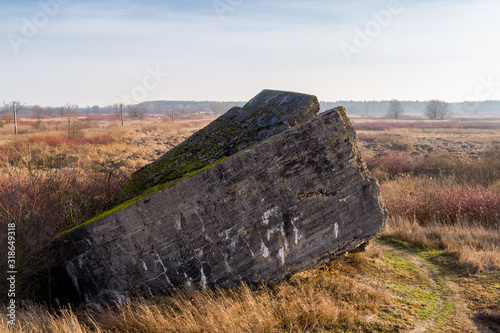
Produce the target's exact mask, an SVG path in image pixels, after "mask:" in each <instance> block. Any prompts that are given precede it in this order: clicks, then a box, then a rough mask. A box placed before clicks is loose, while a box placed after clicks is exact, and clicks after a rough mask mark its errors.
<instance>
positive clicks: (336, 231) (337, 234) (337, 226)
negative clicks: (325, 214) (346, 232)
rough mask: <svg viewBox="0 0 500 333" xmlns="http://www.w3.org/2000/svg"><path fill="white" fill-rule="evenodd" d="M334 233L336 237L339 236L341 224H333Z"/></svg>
mask: <svg viewBox="0 0 500 333" xmlns="http://www.w3.org/2000/svg"><path fill="white" fill-rule="evenodd" d="M333 233H334V234H335V238H339V224H338V223H335V225H334V226H333Z"/></svg>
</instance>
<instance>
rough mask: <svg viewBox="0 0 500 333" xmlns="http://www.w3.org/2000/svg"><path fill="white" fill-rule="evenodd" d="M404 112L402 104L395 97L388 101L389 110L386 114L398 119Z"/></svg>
mask: <svg viewBox="0 0 500 333" xmlns="http://www.w3.org/2000/svg"><path fill="white" fill-rule="evenodd" d="M404 112H405V110H404V108H403V105H402V104H401V102H400V101H398V100H397V99H393V100H392V101H390V102H389V111H388V112H387V116H389V117H391V118H394V119H399V118H400V117H401V116H402V115H403V113H404Z"/></svg>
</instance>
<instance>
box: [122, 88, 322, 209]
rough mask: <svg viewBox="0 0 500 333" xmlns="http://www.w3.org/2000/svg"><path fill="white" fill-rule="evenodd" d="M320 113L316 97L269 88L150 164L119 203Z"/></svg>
mask: <svg viewBox="0 0 500 333" xmlns="http://www.w3.org/2000/svg"><path fill="white" fill-rule="evenodd" d="M319 109H320V105H319V102H318V99H317V98H316V97H315V96H311V95H306V94H300V93H294V92H285V91H276V90H263V91H262V92H261V93H259V94H258V95H257V96H255V97H254V98H253V99H252V100H251V101H249V102H248V103H247V104H246V105H244V106H243V107H242V108H239V107H234V108H232V109H230V110H229V111H228V112H226V113H225V114H224V115H222V116H221V117H219V118H218V119H216V120H215V121H213V122H212V123H211V124H209V125H208V126H207V127H205V128H203V129H201V130H200V131H198V132H196V133H195V134H193V135H192V136H191V137H189V138H188V139H187V140H186V141H184V142H183V143H182V144H180V145H178V146H177V147H175V148H174V149H172V150H170V151H168V152H167V153H166V154H165V155H163V156H162V157H160V158H159V159H158V160H157V161H155V162H153V163H151V164H148V165H146V166H145V167H143V168H142V169H140V170H139V171H137V172H136V173H135V174H134V175H133V176H132V180H131V181H130V182H128V183H127V184H125V186H124V187H123V188H122V189H121V190H120V191H119V192H118V194H117V196H116V204H120V203H123V202H125V201H127V200H130V199H132V198H134V197H137V196H140V195H141V194H145V193H147V192H148V191H149V189H151V188H153V187H155V186H157V185H160V184H164V183H168V182H172V181H175V180H177V179H181V178H183V177H185V176H186V175H188V174H191V173H193V172H195V171H197V170H200V169H202V168H204V167H206V166H207V165H210V164H211V163H213V162H215V161H217V160H220V159H221V158H224V157H228V156H231V155H233V154H235V153H237V152H239V151H241V150H243V149H246V148H248V147H250V146H252V145H254V144H256V143H258V142H260V141H262V140H265V139H267V138H269V137H271V136H273V135H275V134H278V133H280V132H282V131H284V130H285V129H287V128H290V127H293V126H296V125H298V124H300V123H302V122H304V121H306V120H308V119H310V118H312V117H314V116H315V115H316V114H317V113H318V112H319Z"/></svg>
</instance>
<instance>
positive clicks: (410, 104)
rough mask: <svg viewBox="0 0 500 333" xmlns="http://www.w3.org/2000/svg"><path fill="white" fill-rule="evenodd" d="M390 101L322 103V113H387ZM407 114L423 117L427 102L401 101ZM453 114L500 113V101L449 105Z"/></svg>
mask: <svg viewBox="0 0 500 333" xmlns="http://www.w3.org/2000/svg"><path fill="white" fill-rule="evenodd" d="M389 102H390V101H363V102H357V101H337V102H321V111H326V110H329V109H332V108H334V107H337V106H344V107H345V108H346V109H347V111H348V113H349V114H376V113H379V114H381V113H387V111H388V109H389ZM401 104H402V105H403V108H404V111H405V114H417V115H423V114H424V112H425V107H426V105H427V101H401ZM449 105H450V109H451V111H452V113H453V114H464V115H465V114H479V113H480V114H493V113H500V101H483V102H462V103H449Z"/></svg>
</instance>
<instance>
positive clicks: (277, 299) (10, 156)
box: [0, 119, 500, 333]
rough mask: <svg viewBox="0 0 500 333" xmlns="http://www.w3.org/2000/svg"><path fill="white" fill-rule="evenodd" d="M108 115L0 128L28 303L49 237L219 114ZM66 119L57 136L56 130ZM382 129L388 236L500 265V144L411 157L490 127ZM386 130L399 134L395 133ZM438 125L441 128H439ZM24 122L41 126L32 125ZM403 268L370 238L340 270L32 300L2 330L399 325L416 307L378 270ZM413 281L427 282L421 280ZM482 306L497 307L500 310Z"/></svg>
mask: <svg viewBox="0 0 500 333" xmlns="http://www.w3.org/2000/svg"><path fill="white" fill-rule="evenodd" d="M102 121H105V122H106V123H105V130H104V131H103V130H102V128H101V123H99V120H98V119H91V120H89V121H88V122H89V128H86V129H84V130H83V134H84V136H83V137H81V138H73V139H68V138H67V132H66V130H65V129H64V119H62V120H61V121H60V122H59V123H57V122H54V123H47V124H46V128H48V129H51V131H50V133H48V132H45V133H44V132H39V131H38V132H37V133H36V134H35V135H21V136H18V137H14V136H11V135H6V136H0V208H1V209H0V218H2V222H1V223H4V220H5V221H7V220H15V221H16V222H18V225H19V228H20V229H19V230H20V231H22V233H21V239H20V242H19V244H21V245H22V248H20V249H19V253H20V254H21V255H22V256H23V257H26V258H27V259H26V260H25V263H26V268H24V269H25V271H24V273H21V274H20V275H19V276H18V278H19V279H20V280H19V283H20V285H19V286H20V288H19V289H20V290H22V292H24V294H23V295H20V296H23V297H24V298H25V299H36V297H37V296H40V295H39V294H37V289H40V288H39V286H40V285H43V284H44V283H45V284H46V282H47V281H48V280H47V278H48V277H47V276H46V273H47V271H48V266H50V265H51V264H52V263H53V261H52V258H51V253H50V252H47V249H48V248H47V246H46V245H47V244H48V242H49V241H48V240H49V239H50V237H51V236H53V235H54V234H55V233H57V232H58V231H60V229H61V228H63V227H67V226H68V225H70V224H72V223H77V222H78V220H79V219H82V218H86V217H88V216H89V215H91V214H93V213H95V212H97V211H98V210H99V209H102V206H103V205H105V203H106V202H109V201H110V200H111V198H112V193H113V191H114V190H116V188H117V187H119V185H120V184H122V183H123V182H124V181H125V179H126V178H127V177H128V176H129V175H130V174H131V173H132V172H133V171H134V170H136V169H137V168H139V167H141V166H143V165H144V164H146V163H148V162H151V161H153V160H155V159H156V158H157V157H159V155H161V154H162V153H163V152H165V151H166V150H168V149H169V148H171V147H172V146H174V145H175V144H178V143H179V142H180V141H182V140H183V139H184V138H185V137H187V136H188V135H190V134H191V133H192V132H193V131H194V130H197V129H199V128H201V127H203V126H205V125H206V124H208V122H209V121H210V120H202V121H194V120H193V121H185V122H181V123H179V122H155V123H153V122H145V123H144V124H143V125H142V126H141V125H140V124H137V125H133V126H126V127H121V126H118V123H117V122H116V120H113V119H103V120H102ZM91 125H92V126H94V127H92V126H91ZM372 125H374V124H370V126H372ZM375 125H377V126H379V125H380V124H375ZM57 126H60V129H59V132H57V131H55V129H56V128H57ZM380 126H381V125H380ZM380 126H379V127H380ZM384 126H385V127H384ZM384 126H382V127H383V128H381V129H383V130H384V131H382V132H380V133H379V134H382V136H380V137H378V138H377V136H376V135H378V134H373V133H370V136H373V135H375V137H370V138H368V139H370V140H372V139H373V138H374V139H373V140H372V141H373V142H375V143H377V142H378V143H382V144H385V145H388V146H391V147H393V148H395V149H396V150H397V151H396V152H393V153H387V154H382V155H379V156H378V157H376V158H373V159H371V160H370V159H368V162H369V163H371V165H370V167H371V168H372V170H373V171H374V174H375V175H376V176H377V178H378V179H379V181H381V185H382V189H383V195H384V200H385V202H386V205H387V207H388V209H389V211H390V213H391V215H392V218H391V219H390V220H389V222H388V224H387V226H386V227H385V229H384V233H385V234H386V235H389V236H390V237H395V238H398V239H401V240H403V241H405V242H409V243H413V244H416V245H419V246H422V247H424V248H434V249H440V251H444V252H445V253H447V254H448V255H451V257H452V258H453V260H454V265H456V267H459V268H462V269H464V270H466V271H467V272H468V273H484V272H494V271H499V270H500V228H499V227H498V223H499V214H500V211H499V210H500V208H499V207H500V205H499V203H500V169H499V165H500V146H498V145H490V149H488V150H487V151H485V152H484V153H482V154H479V155H478V156H477V157H474V158H472V157H469V156H463V157H462V158H456V157H455V156H452V155H450V154H449V153H446V152H443V153H439V154H434V155H431V156H428V157H425V158H423V157H421V156H414V155H412V154H410V153H409V151H413V150H414V149H416V147H417V142H418V140H419V139H420V136H419V135H422V136H425V137H428V136H432V137H433V138H440V137H446V136H448V135H455V137H454V139H456V138H458V136H460V137H461V136H462V135H464V136H465V135H468V134H471V135H474V136H479V135H483V134H481V133H479V132H477V131H476V130H475V129H471V130H467V129H464V128H462V129H460V130H456V131H454V130H452V129H439V131H440V132H439V133H438V130H437V129H436V128H435V127H436V126H438V127H439V126H441V125H434V123H432V125H427V124H425V125H422V126H416V127H415V128H405V129H404V131H407V133H406V134H408V135H411V137H410V139H411V140H410V139H405V140H400V137H401V133H397V131H401V129H398V128H396V127H395V125H392V124H391V125H387V126H386V125H384ZM429 126H431V127H429ZM447 126H449V125H444V127H447ZM450 126H451V125H450ZM481 126H483V127H484V128H490V127H489V125H484V124H481ZM483 127H481V128H483ZM8 128H10V126H9V125H5V126H4V127H3V128H0V134H1V133H3V132H5V133H8V132H7V131H8ZM386 128H387V129H390V130H393V132H389V134H388V132H387V131H386ZM429 128H433V129H432V133H430V132H429V131H431V130H430V129H429ZM495 128H496V127H495ZM21 129H23V130H26V131H27V132H28V131H33V132H34V131H35V129H34V128H33V126H30V125H29V124H23V125H22V127H21ZM414 131H415V132H414ZM452 131H454V132H453V133H452ZM415 133H416V134H415ZM492 133H493V134H488V135H490V136H488V137H484V138H483V137H481V140H485V142H491V141H492V136H491V135H493V138H496V137H497V136H496V135H497V132H495V131H492ZM406 134H405V135H406ZM398 135H399V136H398ZM365 139H366V138H365ZM457 140H458V139H457ZM407 151H408V152H407ZM110 172H111V173H110ZM107 176H111V178H106V177H107ZM103 184H109V185H111V186H112V188H111V187H106V186H102V185H103ZM82 189H84V190H83V191H82ZM82 193H83V194H85V196H82ZM89 200H90V201H89ZM68 207H69V208H70V209H67V208H68ZM2 214H4V215H2ZM394 260H395V259H394ZM394 265H395V262H392V264H391V265H389V264H388V258H387V257H386V256H384V253H383V251H382V250H380V248H377V247H373V246H370V247H369V248H368V251H367V252H366V253H362V254H356V255H352V256H350V257H349V258H348V259H346V260H341V261H340V262H338V263H337V264H335V265H334V266H331V267H326V266H324V267H321V268H317V269H312V270H308V271H306V272H303V273H301V274H297V275H295V276H293V277H292V278H291V279H289V280H288V281H285V282H281V283H278V284H277V285H274V286H270V287H269V286H268V287H265V286H262V287H257V288H256V287H249V286H245V285H243V286H240V287H237V288H232V289H224V290H215V291H212V290H209V291H194V290H191V291H185V292H182V293H178V294H176V295H173V296H171V297H159V298H154V299H148V300H147V299H138V300H134V301H133V302H132V303H131V304H123V305H119V306H116V307H113V308H108V309H104V310H99V311H97V306H89V307H86V308H78V309H76V310H74V309H70V308H66V309H63V310H57V311H56V310H50V311H49V310H48V309H47V308H46V307H44V306H41V305H39V304H37V303H26V304H24V305H23V306H22V308H20V309H18V312H17V316H18V325H17V326H16V327H11V326H10V325H8V324H7V317H6V316H5V314H4V313H0V331H1V332H12V333H21V332H23V333H24V332H47V333H48V332H84V333H87V332H325V331H333V332H370V331H398V330H401V327H405V328H409V327H410V326H408V325H409V324H408V321H409V320H410V319H408V318H407V316H408V317H411V315H407V314H405V311H406V309H407V308H406V307H407V306H408V304H410V303H408V304H406V303H404V302H403V301H401V299H400V298H397V297H394V294H392V292H390V291H388V290H387V289H386V288H382V287H380V286H379V285H378V284H374V283H373V278H374V277H373V276H372V275H373V274H374V273H375V274H378V273H377V272H385V273H384V274H382V275H380V276H378V278H381V277H384V278H385V277H387V276H391V279H390V280H391V282H390V283H389V284H394V283H396V282H397V281H399V280H401V279H402V278H401V276H400V273H403V275H404V276H406V275H405V274H407V273H408V274H409V275H408V276H411V277H412V275H411V274H410V273H411V272H405V271H403V270H402V268H401V267H399V268H398V269H397V271H394V272H393V271H391V269H393V268H394V267H395V266H394ZM391 267H392V268H391ZM370 274H372V275H370ZM376 278H377V277H375V279H376ZM33 281H34V282H33ZM404 281H405V283H409V284H411V283H414V284H416V285H419V284H421V281H418V279H417V280H416V281H415V279H414V278H413V277H412V278H411V279H410V278H406V279H404ZM412 281H413V282H412ZM377 283H378V282H377ZM37 284H38V286H37ZM381 285H383V284H381ZM0 287H1V283H0ZM53 287H55V286H53ZM417 287H418V286H417ZM0 289H1V288H0ZM38 292H40V290H38ZM44 296H46V295H43V294H42V297H44ZM406 296H407V295H406V294H405V297H406ZM475 300H476V299H475ZM475 302H477V303H478V304H479V303H480V301H478V300H476V301H475ZM490 303H491V302H490ZM490 303H489V304H490ZM491 304H493V303H491ZM478 307H479V306H478ZM387 309H391V311H389V310H387ZM484 311H490V312H491V313H493V314H498V313H499V312H498V310H497V309H496V308H492V309H489V308H488V309H487V310H484ZM495 311H496V312H495ZM392 312H394V313H392ZM490 312H488V313H490ZM485 313H486V312H485ZM491 313H490V314H489V315H488V316H489V317H492V316H493V315H492V314H491ZM391 316H393V317H391ZM397 316H402V317H397ZM381 317H383V318H385V319H380V318H381ZM395 318H397V320H399V321H400V322H399V323H398V322H397V320H395ZM405 321H406V322H405ZM403 322H405V323H403ZM405 325H406V326H405Z"/></svg>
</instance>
